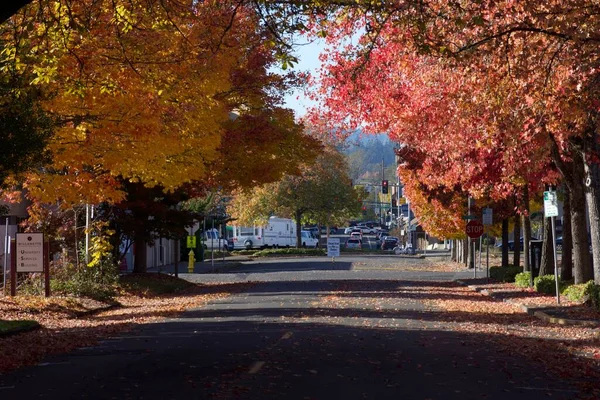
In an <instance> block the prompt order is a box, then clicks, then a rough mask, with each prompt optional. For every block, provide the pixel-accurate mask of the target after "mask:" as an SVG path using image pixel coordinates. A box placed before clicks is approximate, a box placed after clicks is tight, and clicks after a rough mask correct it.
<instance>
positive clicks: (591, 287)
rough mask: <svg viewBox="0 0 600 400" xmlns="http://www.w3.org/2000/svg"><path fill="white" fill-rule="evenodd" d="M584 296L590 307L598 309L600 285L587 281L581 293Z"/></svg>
mask: <svg viewBox="0 0 600 400" xmlns="http://www.w3.org/2000/svg"><path fill="white" fill-rule="evenodd" d="M583 293H584V295H585V296H588V297H589V299H590V301H591V302H592V305H593V306H594V307H595V308H597V309H600V285H596V284H595V283H594V282H593V281H589V282H588V283H586V284H585V289H584V291H583Z"/></svg>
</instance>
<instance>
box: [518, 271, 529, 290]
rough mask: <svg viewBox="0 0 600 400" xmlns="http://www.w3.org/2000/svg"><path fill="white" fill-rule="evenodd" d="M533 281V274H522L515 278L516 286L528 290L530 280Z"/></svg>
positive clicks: (527, 272)
mask: <svg viewBox="0 0 600 400" xmlns="http://www.w3.org/2000/svg"><path fill="white" fill-rule="evenodd" d="M530 279H531V272H529V271H526V272H520V273H518V274H517V275H516V276H515V286H518V287H522V288H527V287H529V280H530Z"/></svg>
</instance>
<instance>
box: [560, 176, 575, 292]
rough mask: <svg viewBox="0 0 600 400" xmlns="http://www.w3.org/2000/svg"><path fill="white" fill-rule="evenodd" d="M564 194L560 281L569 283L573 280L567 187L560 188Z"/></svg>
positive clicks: (569, 199) (569, 203)
mask: <svg viewBox="0 0 600 400" xmlns="http://www.w3.org/2000/svg"><path fill="white" fill-rule="evenodd" d="M562 187H563V189H564V192H565V195H564V196H563V197H564V200H563V224H562V228H563V233H562V257H561V266H560V279H562V280H563V281H569V280H571V279H573V239H572V236H571V235H572V234H571V229H572V227H571V194H570V191H569V188H568V187H567V185H563V186H562Z"/></svg>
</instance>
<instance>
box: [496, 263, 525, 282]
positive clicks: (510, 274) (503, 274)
mask: <svg viewBox="0 0 600 400" xmlns="http://www.w3.org/2000/svg"><path fill="white" fill-rule="evenodd" d="M521 272H523V268H521V267H515V266H512V265H510V266H508V267H497V266H496V267H490V278H492V279H494V280H496V281H499V282H514V281H515V277H516V276H517V274H519V273H521Z"/></svg>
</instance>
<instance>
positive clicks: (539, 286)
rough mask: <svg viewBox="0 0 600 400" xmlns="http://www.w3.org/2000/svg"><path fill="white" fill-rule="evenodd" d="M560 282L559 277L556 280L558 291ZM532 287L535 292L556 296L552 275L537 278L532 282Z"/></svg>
mask: <svg viewBox="0 0 600 400" xmlns="http://www.w3.org/2000/svg"><path fill="white" fill-rule="evenodd" d="M560 286H561V282H560V277H559V278H558V287H559V288H558V290H560ZM533 287H534V288H535V291H536V292H540V293H546V294H556V283H555V282H554V275H543V276H538V277H536V278H535V279H534V280H533Z"/></svg>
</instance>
